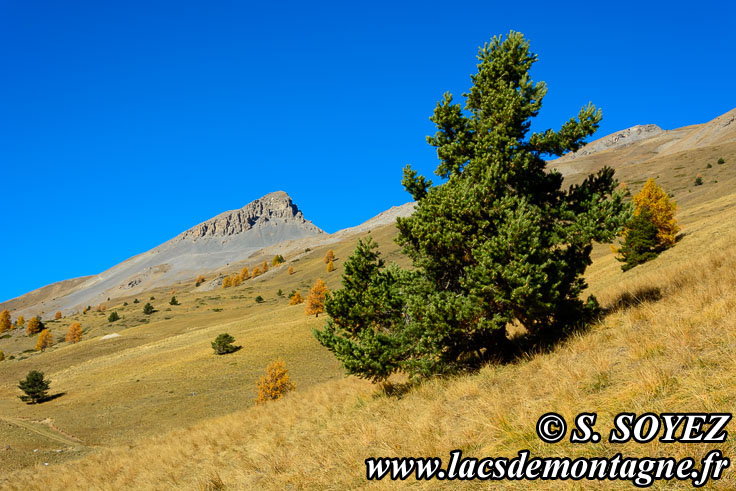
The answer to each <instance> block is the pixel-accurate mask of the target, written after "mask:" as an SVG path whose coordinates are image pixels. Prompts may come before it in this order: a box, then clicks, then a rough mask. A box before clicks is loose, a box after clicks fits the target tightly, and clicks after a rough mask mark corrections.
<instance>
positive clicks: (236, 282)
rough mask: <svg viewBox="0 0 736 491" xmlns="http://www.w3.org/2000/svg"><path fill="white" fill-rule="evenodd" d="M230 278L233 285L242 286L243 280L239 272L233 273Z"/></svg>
mask: <svg viewBox="0 0 736 491" xmlns="http://www.w3.org/2000/svg"><path fill="white" fill-rule="evenodd" d="M230 280H231V281H230V283H231V284H232V285H233V286H240V283H241V282H242V280H241V279H240V275H239V274H234V275H232V276H231V277H230Z"/></svg>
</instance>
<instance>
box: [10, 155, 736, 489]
mask: <svg viewBox="0 0 736 491" xmlns="http://www.w3.org/2000/svg"><path fill="white" fill-rule="evenodd" d="M716 155H718V156H721V155H722V156H724V157H725V158H726V164H724V165H722V166H718V165H717V164H716V163H715V160H713V159H714V157H715V156H716ZM711 161H712V162H713V165H712V167H711V168H709V169H706V167H705V166H706V164H707V163H710V162H711ZM679 166H685V167H686V169H685V170H684V171H683V172H678V171H680V170H681V169H676V167H679ZM701 167H702V168H703V169H701ZM704 169H705V170H704ZM707 172H713V173H717V174H714V175H713V176H711V177H709V178H706V179H704V181H705V184H704V185H702V186H694V185H693V184H692V179H694V175H695V174H696V173H702V174H703V175H704V176H705V175H706V173H707ZM678 174H682V175H681V176H679V175H678ZM619 175H620V176H621V178H622V180H624V181H626V182H628V183H629V184H630V186H631V187H632V189H633V190H634V191H636V190H637V189H638V188H637V187H636V186H637V185H640V184H641V183H643V180H644V178H646V177H648V176H652V177H656V176H657V175H659V176H660V182H662V183H663V184H664V186H665V189H667V190H668V191H673V192H674V194H675V198H676V199H677V200H678V202H679V204H680V213H679V215H678V216H679V218H680V220H681V221H682V223H683V233H684V236H683V238H682V240H681V241H680V242H679V243H678V244H677V245H676V246H675V247H674V248H673V249H671V250H668V251H666V252H665V253H663V254H662V255H661V256H660V257H659V258H657V259H656V260H655V261H653V262H650V263H648V264H645V265H643V266H639V267H637V268H634V269H633V270H631V271H629V272H627V273H622V272H621V270H620V263H618V262H617V261H616V260H615V259H614V257H613V255H612V253H611V252H610V248H609V247H608V246H599V247H597V248H596V251H595V254H594V256H595V260H594V264H593V265H592V266H591V268H590V269H589V271H588V273H587V275H586V276H587V278H588V280H589V283H590V290H591V291H592V292H593V293H595V294H596V295H597V296H598V298H599V299H600V300H601V302H602V303H603V305H604V306H606V307H607V308H608V309H609V313H608V315H607V316H605V317H604V318H602V319H601V320H600V321H599V322H598V323H597V324H596V325H594V326H592V328H591V329H590V330H588V331H586V332H581V333H578V334H576V335H575V336H574V337H572V338H571V339H569V340H567V341H566V342H565V343H564V344H562V345H560V346H557V347H555V348H554V349H552V350H550V351H546V352H536V353H535V352H529V353H526V354H525V355H523V356H522V357H521V358H520V359H518V360H517V361H516V362H515V363H512V364H507V365H498V366H495V365H494V366H487V367H486V368H484V369H483V370H481V371H480V372H479V373H477V374H473V375H467V376H462V377H456V378H452V379H445V380H434V381H431V382H427V383H425V384H424V385H422V386H420V387H418V388H414V389H412V390H408V391H404V390H403V389H402V387H401V385H400V383H401V380H400V379H396V380H395V381H394V382H395V383H396V384H399V385H397V387H398V390H396V391H393V392H392V393H391V394H390V395H389V394H386V393H385V392H383V391H382V390H381V389H380V388H378V387H375V386H371V385H370V384H368V383H366V382H363V381H360V380H357V379H355V378H345V377H344V376H343V375H342V370H341V369H340V367H339V364H338V363H337V362H336V361H335V360H334V359H333V358H332V356H331V355H330V354H329V353H328V352H326V350H324V349H323V348H322V347H321V346H319V345H318V344H317V343H316V341H314V339H313V338H312V336H311V332H310V331H311V328H312V327H314V326H320V325H322V323H323V322H324V319H323V318H322V316H320V318H318V319H315V318H314V317H306V316H305V315H304V313H303V307H302V306H289V305H288V301H287V299H286V298H285V297H283V298H282V297H278V296H277V295H276V292H277V290H278V289H281V290H282V291H283V292H284V293H285V294H286V293H288V292H290V291H291V290H292V289H296V290H299V291H301V293H302V294H303V295H305V294H306V292H307V289H308V287H309V286H311V284H312V283H313V282H314V280H315V279H316V278H317V277H322V278H323V279H324V280H325V281H326V282H327V285H328V287H330V288H336V287H337V286H338V285H339V275H340V274H341V267H342V261H343V260H344V259H345V258H346V257H347V256H348V255H349V253H350V252H351V251H352V249H353V247H354V243H355V239H354V238H352V239H349V240H346V241H344V242H341V243H340V244H337V245H335V246H332V248H333V249H334V250H335V252H336V255H337V257H338V261H336V263H335V264H336V266H337V271H335V272H333V273H329V274H328V273H326V272H325V265H324V263H323V262H322V257H323V256H324V253H325V251H326V249H327V247H325V248H322V249H319V250H314V251H310V252H308V253H306V254H303V255H300V256H299V257H298V258H296V257H295V258H287V263H286V264H285V265H282V266H281V267H280V268H275V269H273V270H272V271H269V273H267V274H266V275H263V276H262V277H259V278H258V279H256V280H249V281H247V282H245V283H244V284H243V285H242V286H240V287H236V288H229V289H215V290H212V291H207V292H205V291H199V289H195V288H194V287H193V284H187V285H183V284H182V285H174V286H172V287H171V288H167V289H160V290H157V291H154V292H150V293H149V294H147V295H146V296H145V297H143V296H141V297H140V301H141V302H140V303H139V304H133V303H132V298H131V299H120V300H119V301H118V300H116V302H115V303H114V304H111V305H107V306H106V307H107V310H106V312H104V313H96V312H89V313H87V314H86V315H78V316H74V317H73V318H65V319H63V320H61V321H56V322H51V323H49V327H51V329H52V331H53V333H54V337H55V338H56V339H57V340H58V339H60V338H62V337H63V333H64V332H65V331H66V327H67V326H68V325H69V324H70V323H71V322H72V321H73V320H79V321H80V322H82V325H83V326H84V328H85V340H84V341H82V342H81V343H79V344H77V345H68V344H67V343H59V344H57V345H56V346H54V347H53V348H52V349H50V350H48V351H47V352H44V353H27V352H25V351H26V350H28V349H31V348H32V347H33V345H34V344H35V338H33V339H31V338H28V337H25V336H23V335H22V333H13V335H12V336H11V337H10V338H6V339H0V349H1V350H3V351H5V353H6V356H8V355H10V354H13V355H14V356H15V357H16V359H15V360H11V361H6V362H2V363H0V428H2V435H3V440H2V441H1V442H0V443H2V444H3V448H5V445H9V446H10V449H5V450H2V449H0V468H2V469H3V470H12V469H17V470H16V471H14V472H9V473H6V472H4V473H2V475H0V486H2V487H8V488H10V489H29V488H37V489H42V488H43V489H49V488H57V489H60V488H102V489H114V488H119V487H124V486H125V487H137V488H141V487H142V488H156V489H161V488H169V487H178V486H184V487H190V488H196V487H207V486H214V485H216V484H217V483H219V482H222V483H224V485H226V486H228V487H232V488H251V487H255V486H259V487H264V486H265V487H269V488H283V487H286V486H293V487H324V488H344V487H357V486H362V485H364V484H365V481H364V476H365V468H364V464H363V461H364V459H365V458H367V457H371V456H402V455H403V456H409V455H411V456H438V457H442V458H445V459H446V458H447V455H448V453H449V451H450V450H452V449H455V448H460V449H462V450H463V451H464V452H465V453H466V454H467V455H468V456H478V457H483V456H495V455H506V456H513V455H515V453H516V452H517V451H518V450H520V449H529V450H530V451H531V452H532V454H534V455H542V456H557V455H570V456H573V457H574V456H581V455H586V456H598V455H612V454H614V453H616V452H617V451H621V452H622V453H624V454H625V455H653V456H656V455H663V456H665V455H666V456H670V455H671V456H675V457H678V456H680V457H682V456H686V455H690V456H693V457H695V458H700V457H701V456H702V455H704V454H705V453H706V452H707V450H708V449H709V448H710V447H708V446H685V445H677V444H675V445H669V446H668V445H663V444H659V443H653V444H649V445H644V446H639V445H628V444H627V445H623V446H621V447H615V448H614V447H613V446H611V445H610V444H607V443H599V444H596V445H570V444H569V443H568V444H566V443H559V444H556V445H548V444H543V443H542V442H541V441H540V440H539V439H538V438H537V437H536V435H535V432H534V425H535V422H536V420H537V418H538V417H539V416H540V415H541V414H543V413H545V412H549V411H557V412H560V413H561V414H562V415H563V416H565V417H567V418H568V420H570V419H571V418H572V416H573V415H575V414H577V413H579V412H582V411H591V410H595V411H597V412H598V414H599V418H600V420H599V422H598V424H597V425H596V426H597V428H609V427H610V422H611V417H612V416H613V415H614V414H616V413H617V412H619V411H623V410H626V411H633V412H637V413H643V412H646V411H654V412H660V411H662V412H663V411H683V410H699V411H713V412H715V411H726V410H729V408H731V407H733V404H734V402H736V401H735V399H736V396H735V395H734V394H735V393H736V391H734V387H736V375H734V374H736V371H735V370H734V363H735V362H734V360H735V359H736V356H734V355H736V343H735V341H736V293H734V290H735V289H736V288H735V287H736V246H734V243H736V230H734V229H733V226H732V224H733V223H736V194H734V193H733V192H732V190H733V189H734V187H733V183H734V182H735V181H734V179H736V144H734V145H730V144H729V145H725V146H722V147H719V148H718V149H715V150H714V149H713V148H710V149H701V150H698V151H694V152H693V154H692V155H684V156H681V157H678V156H674V157H672V156H670V160H667V161H661V162H660V161H659V160H656V159H655V160H652V161H649V162H648V163H647V162H644V163H642V164H637V165H636V166H628V167H627V166H625V165H621V166H620V169H619ZM708 175H709V174H708ZM716 180H717V181H718V182H717V183H716V182H713V181H716ZM639 181H641V183H639ZM729 183H731V184H729ZM394 234H395V229H394V228H393V227H391V226H389V227H384V228H381V229H377V230H374V231H373V234H372V235H373V236H374V237H375V238H376V239H377V241H378V242H379V244H380V245H381V246H382V247H381V248H382V250H383V251H384V253H385V255H386V257H387V258H388V259H389V260H399V261H404V259H403V258H402V257H401V256H400V255H399V254H398V251H397V247H396V245H395V244H394V243H393V242H392V240H391V238H392V237H393V236H394ZM296 259H298V261H296V262H294V261H295V260H296ZM289 264H292V265H293V266H294V268H295V274H294V275H292V276H289V275H288V274H287V273H286V270H287V268H288V265H289ZM252 265H254V264H250V265H249V266H252ZM239 266H240V265H237V267H235V265H234V267H233V271H236V270H238V269H239ZM192 283H193V282H192ZM173 289H176V291H177V292H176V296H177V298H178V299H179V301H180V302H181V305H180V306H169V305H168V300H169V299H170V298H171V294H172V293H171V291H172V290H173ZM258 295H261V296H262V297H263V298H264V299H265V300H266V301H265V302H264V303H262V304H257V303H256V302H255V300H254V299H255V297H256V296H258ZM150 296H154V297H155V300H152V301H151V300H149V297H150ZM123 301H127V302H128V306H126V307H123V306H122V302H123ZM148 301H151V303H153V304H154V305H155V307H156V308H157V310H158V312H156V313H154V314H153V315H152V316H150V317H149V316H145V315H144V314H143V313H142V306H143V305H144V304H145V303H146V302H148ZM168 309H170V310H168ZM113 310H115V311H117V312H118V313H120V315H121V316H122V317H123V318H122V320H120V321H117V322H115V323H113V324H110V323H108V322H107V320H106V319H107V315H108V314H109V313H110V312H111V311H113ZM112 332H117V333H119V334H120V337H118V338H115V339H110V340H102V339H101V336H102V335H104V334H109V333H112ZM221 332H229V333H230V334H232V335H233V336H234V337H235V338H236V340H237V344H241V345H243V349H242V350H240V351H238V352H236V353H234V354H231V355H227V356H222V357H217V356H215V355H213V354H212V350H211V348H210V346H209V343H210V341H212V340H213V339H214V338H215V336H216V335H217V334H219V333H221ZM276 357H281V358H283V359H284V360H285V361H286V364H287V366H288V367H289V368H290V371H291V374H292V377H293V379H294V381H295V382H296V384H297V391H296V392H295V393H293V394H290V395H289V396H287V397H286V398H285V399H284V400H282V401H279V402H276V403H271V404H268V405H266V406H261V407H253V406H252V401H253V398H254V388H255V382H256V380H257V378H258V377H259V376H260V375H261V374H262V372H263V370H264V368H265V366H266V364H267V363H268V362H269V361H271V360H272V359H274V358H276ZM31 369H39V370H42V371H44V372H46V374H47V375H48V376H49V377H50V378H51V379H52V380H53V385H52V389H53V390H52V393H61V394H62V395H61V396H60V397H57V398H55V399H54V400H52V401H49V402H46V403H44V404H41V405H38V406H26V405H24V404H22V403H21V402H20V401H19V400H18V399H17V397H16V396H17V395H18V393H19V391H18V390H17V389H16V387H15V385H16V384H17V381H18V380H19V379H20V378H22V377H23V376H24V375H25V373H27V372H28V371H29V370H31ZM716 375H717V376H716ZM720 448H721V449H722V450H724V453H725V454H726V455H731V454H732V453H733V451H734V450H735V449H734V448H733V444H732V443H731V442H727V443H726V444H724V445H722V446H721V447H720ZM34 450H37V451H34ZM70 460H76V461H75V462H70ZM45 463H50V464H51V465H49V466H46V465H44V464H45ZM57 464H58V465H57ZM31 465H33V467H29V466H31ZM731 474H732V472H731V471H730V470H729V471H727V473H726V479H725V480H724V481H721V482H720V483H719V485H722V486H724V487H725V488H733V487H735V486H736V478H733V477H731ZM423 484H424V485H425V486H426V487H431V488H434V487H437V486H438V482H436V481H432V482H430V483H423ZM457 484H458V483H454V485H457ZM476 484H477V483H476ZM506 484H508V483H506ZM383 485H384V486H386V487H389V486H392V483H390V482H389V481H386V482H384V483H383ZM526 485H527V484H525V483H521V484H519V485H518V486H519V487H522V486H526ZM559 485H560V483H554V484H551V485H549V486H548V487H550V488H556V487H559ZM471 486H473V483H470V484H468V487H471ZM606 487H610V483H609V484H606Z"/></svg>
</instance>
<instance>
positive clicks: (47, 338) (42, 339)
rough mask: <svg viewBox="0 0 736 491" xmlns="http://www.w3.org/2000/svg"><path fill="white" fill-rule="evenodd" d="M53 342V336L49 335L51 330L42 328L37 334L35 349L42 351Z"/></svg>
mask: <svg viewBox="0 0 736 491" xmlns="http://www.w3.org/2000/svg"><path fill="white" fill-rule="evenodd" d="M52 344H54V337H53V336H52V335H51V331H49V330H48V329H44V330H43V331H41V334H39V335H38V342H37V343H36V351H44V350H45V349H46V348H48V347H50V346H51V345H52Z"/></svg>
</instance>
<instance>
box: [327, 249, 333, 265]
mask: <svg viewBox="0 0 736 491" xmlns="http://www.w3.org/2000/svg"><path fill="white" fill-rule="evenodd" d="M334 260H335V251H333V250H332V249H330V250H329V251H327V253H326V254H325V264H328V263H329V262H330V261H334Z"/></svg>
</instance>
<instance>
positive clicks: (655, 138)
mask: <svg viewBox="0 0 736 491" xmlns="http://www.w3.org/2000/svg"><path fill="white" fill-rule="evenodd" d="M734 141H736V109H732V110H730V111H728V112H727V113H725V114H723V115H721V116H718V117H717V118H715V119H713V120H712V121H709V122H707V123H704V124H698V125H692V126H685V127H683V128H677V129H674V130H662V129H661V128H659V127H658V126H656V125H653V124H649V125H644V126H634V127H632V128H628V129H625V130H621V131H617V132H615V133H612V134H610V135H607V136H604V137H603V138H599V139H598V140H595V141H592V142H590V143H588V144H587V145H585V146H584V147H583V148H581V149H580V150H578V151H577V152H574V153H570V154H567V155H564V156H562V157H560V158H558V159H555V160H551V161H549V162H548V167H549V168H550V169H557V170H559V171H560V172H561V173H562V175H563V176H565V177H570V176H574V175H576V174H579V175H586V174H588V173H590V172H593V171H595V170H597V169H599V168H600V167H602V166H603V165H612V164H613V166H614V167H617V168H621V167H625V166H628V165H634V164H640V163H642V162H645V161H649V160H652V159H656V158H657V157H664V156H674V155H675V154H678V153H681V152H686V151H690V152H691V151H694V150H698V149H704V148H709V147H717V146H719V145H727V144H731V143H733V142H734Z"/></svg>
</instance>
